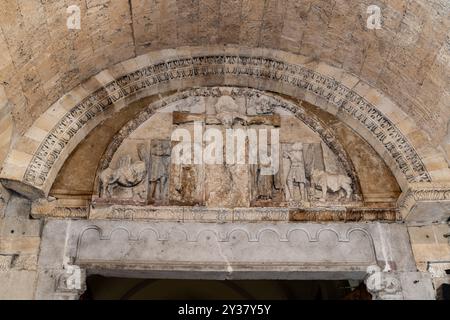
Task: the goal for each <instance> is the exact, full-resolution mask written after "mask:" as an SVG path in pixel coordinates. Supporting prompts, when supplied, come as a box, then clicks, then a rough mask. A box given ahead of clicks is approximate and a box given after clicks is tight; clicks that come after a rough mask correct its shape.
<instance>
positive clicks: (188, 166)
mask: <svg viewBox="0 0 450 320" xmlns="http://www.w3.org/2000/svg"><path fill="white" fill-rule="evenodd" d="M180 95H181V96H182V97H184V98H189V101H188V102H186V103H187V105H189V108H188V109H189V110H193V109H195V110H196V109H198V110H203V111H202V113H191V112H189V110H188V109H186V110H185V109H183V101H184V100H183V99H181V100H180V99H179V98H173V99H174V100H172V101H170V100H166V101H165V102H164V105H165V106H168V107H170V108H172V110H174V111H173V112H172V124H171V128H170V129H168V130H165V131H164V134H167V135H170V132H172V133H174V132H175V130H181V131H183V132H185V133H186V132H187V134H188V136H189V135H190V138H189V139H190V140H189V141H184V138H180V141H178V140H177V141H171V137H170V136H164V137H162V136H161V132H159V131H158V132H159V133H158V138H154V137H153V136H152V133H151V132H153V131H152V130H153V129H151V128H150V127H148V128H147V127H145V123H146V120H147V119H150V117H151V116H152V115H154V116H157V114H155V113H153V112H151V111H150V110H144V111H143V112H142V113H141V114H140V115H139V116H138V117H137V118H136V120H133V121H131V122H130V123H129V124H128V125H126V126H125V127H124V128H123V129H122V130H121V131H120V132H119V134H118V135H117V136H116V137H115V138H114V139H113V141H112V143H111V145H110V147H109V148H108V149H107V151H106V152H105V156H104V159H103V160H102V161H101V168H105V169H103V170H102V171H99V173H98V176H99V180H100V185H101V186H100V187H99V190H100V194H101V199H103V200H104V201H103V203H106V204H108V203H110V204H114V203H115V204H120V203H124V202H123V200H126V199H128V200H130V199H134V204H140V205H149V204H151V205H156V206H160V205H164V206H167V205H186V206H197V205H198V206H208V207H224V208H227V207H233V208H235V207H249V206H255V207H258V206H263V207H310V206H321V205H322V206H323V205H328V204H332V205H334V206H336V205H352V204H353V203H355V204H356V202H357V201H360V200H359V198H357V197H356V195H357V194H359V193H358V190H359V189H358V188H359V184H358V181H357V178H356V174H355V172H354V169H353V167H352V164H351V161H350V160H349V159H348V157H347V155H346V153H345V151H344V149H343V148H342V146H340V144H339V142H338V141H337V139H336V138H334V136H333V132H331V131H330V130H329V129H325V128H323V127H322V125H321V123H320V122H319V121H316V120H315V118H314V116H313V115H310V114H308V113H306V112H298V110H295V109H294V107H291V106H290V105H288V104H286V103H284V102H283V101H281V100H277V99H275V98H274V97H270V96H265V95H263V94H262V93H260V92H259V91H257V90H250V89H242V88H199V89H193V90H190V91H188V92H184V93H180ZM199 95H200V96H201V98H202V99H200V100H199V99H191V98H192V97H197V96H199ZM192 101H200V102H199V103H201V104H202V107H201V108H197V106H196V105H195V104H193V103H192ZM172 103H175V106H176V108H175V109H173V106H174V105H173V104H172ZM204 106H206V107H204ZM150 108H151V110H155V109H157V107H155V106H151V107H150ZM280 109H284V110H285V111H283V113H282V115H280V113H279V111H277V110H280ZM169 110H170V109H169ZM177 110H184V111H183V112H180V111H177ZM294 111H295V112H296V113H294ZM165 114H166V115H167V113H165ZM165 117H166V116H165ZM287 118H289V119H291V118H292V119H298V120H301V121H302V123H303V124H301V125H300V123H298V124H297V125H300V126H303V127H302V128H303V129H301V130H312V131H307V132H308V133H307V135H309V138H308V139H310V140H311V139H312V140H313V141H316V142H311V141H310V142H302V140H301V134H300V135H299V136H298V137H297V138H296V139H299V138H300V140H299V141H295V139H294V138H293V137H294V136H295V134H293V133H290V134H288V135H287V136H286V137H285V138H283V136H281V139H284V140H285V141H283V142H282V143H281V149H282V152H277V154H279V156H276V158H277V159H278V158H279V159H278V160H277V162H279V163H280V168H279V170H277V171H276V172H274V173H273V174H267V169H268V168H267V165H266V164H264V165H263V164H262V163H258V164H253V163H249V162H246V163H245V164H236V163H234V164H229V163H225V162H223V163H220V164H219V163H217V164H216V163H215V164H206V163H198V162H195V160H193V158H194V153H195V152H193V151H192V150H196V149H202V150H203V149H204V148H205V146H206V145H207V142H206V140H205V141H203V140H202V139H203V133H204V132H205V130H209V129H214V130H216V131H215V132H217V133H218V134H222V135H223V137H224V139H225V136H226V135H225V132H228V131H227V130H229V129H237V130H244V131H243V132H244V133H245V138H244V139H245V142H244V144H245V148H246V150H245V152H246V154H249V153H250V143H251V142H252V141H253V140H250V136H247V132H250V131H251V130H256V131H252V132H257V136H258V141H259V139H261V137H260V135H259V131H258V130H263V132H264V133H265V134H266V136H265V137H266V138H264V139H267V140H266V141H265V142H264V143H265V144H267V145H265V147H266V148H267V150H265V151H266V154H267V156H268V155H269V154H272V153H273V152H274V150H275V149H273V148H272V143H271V140H272V139H275V138H274V137H275V136H273V137H272V135H271V134H270V132H271V130H274V129H276V130H286V131H285V133H286V134H287V132H288V131H292V130H291V129H283V128H284V127H283V126H284V125H287V124H288V123H291V122H289V121H298V120H286V119H287ZM165 119H166V118H165ZM282 119H285V120H282ZM155 121H156V120H155ZM283 121H284V122H283ZM286 121H287V122H286ZM282 123H284V124H283V125H282ZM295 123H297V122H295ZM140 126H144V127H145V128H147V129H145V130H144V129H142V130H144V131H139V132H142V133H144V134H145V136H141V135H140V134H141V133H140V134H139V135H135V134H134V136H133V138H132V139H131V140H128V139H129V138H128V136H130V134H131V133H132V132H134V131H136V130H138V127H140ZM144 127H142V128H144ZM286 128H287V127H286ZM155 130H156V129H155ZM199 130H200V131H201V132H200V133H198V131H199ZM264 130H265V131H264ZM298 130H300V129H298ZM155 132H156V131H155ZM177 132H178V131H177ZM196 132H197V133H196ZM300 132H303V131H300ZM305 132H306V131H305ZM267 133H268V137H267ZM155 134H156V133H155ZM196 134H198V135H199V136H200V141H199V140H198V139H197V138H195V137H196V136H195V135H196ZM313 135H314V136H313ZM315 135H317V136H315ZM276 136H277V137H278V134H277V135H276ZM180 137H181V136H180ZM192 137H193V138H192ZM172 138H173V137H172ZM176 139H178V138H176ZM192 139H193V140H192ZM276 139H277V140H278V138H276ZM286 139H287V140H286ZM135 140H138V141H145V142H146V143H147V145H148V144H150V148H149V150H150V151H149V152H148V151H147V150H142V148H140V151H139V152H138V155H139V160H137V161H134V162H133V161H132V160H131V155H132V154H134V152H133V150H132V149H131V148H132V147H130V146H134V145H135V144H136V142H132V141H135ZM293 140H294V141H293ZM127 141H128V142H127ZM263 141H264V140H263ZM320 141H321V142H320ZM253 143H255V141H254V142H253ZM225 144H226V143H225V140H224V142H223V145H221V147H219V148H222V147H223V148H224V149H223V155H225V154H226V152H227V151H226V150H227V148H225ZM122 145H123V146H124V147H122ZM322 145H326V146H327V147H326V149H325V151H326V152H328V153H330V154H332V155H333V156H332V157H330V156H326V154H325V153H324V151H323V147H322ZM185 147H186V150H191V151H190V152H189V153H186V152H187V151H185ZM258 147H259V142H258ZM276 148H279V147H276ZM327 150H328V151H327ZM180 151H181V152H182V154H184V153H186V155H185V156H186V157H188V158H190V159H191V160H192V161H190V162H188V163H185V162H183V163H179V162H177V161H175V160H176V159H177V158H178V157H180V156H181V157H184V155H179V154H178V153H179V152H180ZM278 151H280V150H278ZM174 152H177V153H176V154H174ZM328 153H327V154H328ZM260 156H261V155H259V157H260ZM113 158H114V159H116V163H118V165H116V166H115V167H114V169H113V166H111V162H112V159H113ZM134 158H136V157H135V156H134ZM225 158H226V156H225V157H224V161H225ZM117 159H119V161H117ZM263 172H264V173H263ZM347 172H348V174H346V173H347ZM313 173H314V175H313ZM147 182H148V183H147ZM316 182H317V183H316ZM324 183H325V184H324ZM142 186H146V188H142ZM323 186H324V188H322V187H323ZM138 187H139V188H141V189H139V188H138ZM115 189H119V190H120V189H127V190H128V191H129V192H131V194H130V195H128V194H127V193H123V192H122V193H121V194H120V193H118V192H116V191H114V190H115ZM323 189H325V190H323ZM320 191H321V192H320ZM344 192H345V199H346V200H345V201H344V199H343V196H342V194H341V193H344ZM319 193H320V194H319ZM319 200H322V202H324V203H323V204H320V201H319Z"/></svg>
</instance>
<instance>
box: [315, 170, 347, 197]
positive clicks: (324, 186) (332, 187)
mask: <svg viewBox="0 0 450 320" xmlns="http://www.w3.org/2000/svg"><path fill="white" fill-rule="evenodd" d="M311 185H312V187H313V188H317V187H320V189H321V190H322V198H321V200H323V201H326V200H327V192H328V190H329V191H332V192H337V191H340V190H344V191H345V193H346V198H347V200H349V199H350V197H351V196H352V193H353V189H352V180H351V179H350V178H349V177H348V176H346V175H341V174H333V173H329V172H325V171H322V170H316V169H315V170H313V172H312V175H311ZM340 198H341V197H340ZM340 198H339V199H340Z"/></svg>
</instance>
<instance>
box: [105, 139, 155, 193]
mask: <svg viewBox="0 0 450 320" xmlns="http://www.w3.org/2000/svg"><path fill="white" fill-rule="evenodd" d="M144 149H145V148H143V147H142V146H141V147H139V148H138V154H139V158H140V161H135V162H132V161H131V156H130V155H125V156H122V157H121V158H120V159H119V163H118V167H117V169H112V168H107V169H105V170H103V171H102V172H101V173H100V197H101V198H103V197H108V198H111V197H112V195H113V190H114V188H116V187H119V186H120V187H124V188H133V187H136V186H137V185H139V184H140V183H141V182H143V181H144V179H145V177H147V163H146V155H145V150H144ZM133 198H134V194H133Z"/></svg>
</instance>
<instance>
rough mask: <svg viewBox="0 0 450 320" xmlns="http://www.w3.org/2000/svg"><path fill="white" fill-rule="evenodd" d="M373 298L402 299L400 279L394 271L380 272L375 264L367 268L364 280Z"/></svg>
mask: <svg viewBox="0 0 450 320" xmlns="http://www.w3.org/2000/svg"><path fill="white" fill-rule="evenodd" d="M364 283H365V284H366V287H367V291H369V293H370V294H371V295H372V299H373V300H403V299H404V297H403V292H402V285H401V281H400V279H399V277H398V275H397V274H396V273H391V272H382V271H381V269H380V268H379V267H377V266H374V267H373V268H372V269H370V268H369V270H368V276H367V277H366V279H365V280H364Z"/></svg>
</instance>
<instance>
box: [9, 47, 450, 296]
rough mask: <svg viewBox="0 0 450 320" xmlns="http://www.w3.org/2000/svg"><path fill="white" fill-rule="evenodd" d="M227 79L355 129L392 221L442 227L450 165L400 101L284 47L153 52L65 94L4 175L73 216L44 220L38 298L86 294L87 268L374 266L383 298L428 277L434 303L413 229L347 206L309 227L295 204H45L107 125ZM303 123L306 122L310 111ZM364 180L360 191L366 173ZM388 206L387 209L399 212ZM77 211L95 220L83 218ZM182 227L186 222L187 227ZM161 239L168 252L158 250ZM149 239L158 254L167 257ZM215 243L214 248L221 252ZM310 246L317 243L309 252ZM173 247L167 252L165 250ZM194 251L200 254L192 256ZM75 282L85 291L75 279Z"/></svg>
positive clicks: (301, 273) (317, 270)
mask: <svg viewBox="0 0 450 320" xmlns="http://www.w3.org/2000/svg"><path fill="white" fill-rule="evenodd" d="M216 86H225V87H227V88H230V87H234V88H244V89H243V90H260V91H261V92H264V93H265V94H266V95H273V96H274V97H275V96H277V97H279V98H280V97H283V96H284V97H286V99H289V100H290V101H293V102H292V103H291V104H290V105H289V107H287V108H286V109H289V111H290V112H292V113H293V114H297V113H298V114H299V117H298V118H301V116H300V115H301V113H302V112H304V110H303V109H302V108H301V106H300V103H301V102H300V101H306V102H308V103H310V104H312V105H314V106H316V107H317V108H318V109H320V110H321V111H324V112H325V113H327V114H330V115H332V116H333V117H335V118H336V119H338V120H339V121H340V122H342V123H343V124H345V125H347V126H348V127H349V128H351V129H352V130H353V131H355V132H357V133H358V134H359V135H360V136H361V138H362V139H363V140H365V142H367V143H368V144H369V145H370V146H371V147H372V148H373V149H374V150H375V151H376V153H377V154H378V156H379V157H380V158H382V159H383V160H384V162H385V163H386V164H387V166H388V167H389V169H390V170H391V172H392V174H393V175H394V176H395V178H396V180H397V182H398V184H399V186H400V187H401V189H402V191H403V195H402V197H401V198H400V200H399V202H398V203H397V205H396V206H395V208H389V209H393V210H392V212H394V215H391V217H390V218H389V219H385V220H389V221H392V220H395V217H397V218H398V219H399V220H408V219H411V220H412V221H430V220H432V221H434V220H436V219H437V220H441V219H442V218H443V217H444V216H445V214H446V212H445V207H444V206H443V205H442V203H441V204H438V205H436V202H437V201H441V202H442V201H444V200H449V199H450V192H449V186H448V185H447V184H446V183H445V181H448V180H449V176H450V175H449V172H450V170H449V168H448V165H447V162H446V160H445V158H444V157H443V155H442V153H441V152H440V151H438V150H436V148H434V147H433V146H431V145H430V143H429V142H428V141H429V139H428V137H427V136H426V135H425V133H424V132H422V131H419V130H417V129H416V127H415V124H414V122H413V121H412V119H411V118H410V117H408V116H407V115H406V114H405V113H403V112H402V111H401V110H400V108H398V106H396V105H395V104H394V103H393V102H392V101H391V100H390V99H389V98H388V97H386V96H384V95H383V94H382V93H380V92H379V91H377V90H376V89H375V88H372V87H370V86H369V85H367V84H365V83H363V82H362V81H361V80H359V79H358V78H356V77H354V76H352V75H350V74H347V73H344V72H343V71H341V70H339V69H336V68H332V67H330V66H327V65H324V64H320V63H319V64H315V63H312V64H311V63H310V62H308V60H307V59H306V58H304V57H301V56H296V55H290V54H287V53H284V52H279V51H274V50H256V49H245V48H239V47H227V48H226V50H225V53H224V50H223V48H220V49H219V48H215V49H214V48H188V49H180V50H175V51H160V52H154V53H150V54H147V55H143V56H140V57H138V58H135V59H132V60H129V61H126V62H123V63H121V64H119V65H117V66H115V67H114V68H111V69H110V70H106V71H104V72H102V73H100V74H99V75H97V76H95V77H93V78H91V79H89V80H88V81H86V82H85V83H84V84H82V85H80V86H79V87H77V88H75V89H74V90H73V91H71V92H70V93H69V94H67V95H65V96H64V97H62V98H61V99H60V100H59V101H58V102H57V103H55V104H54V105H53V106H52V107H51V108H49V109H48V110H47V111H46V112H45V113H44V114H43V115H42V116H41V117H40V118H39V119H38V120H36V122H35V123H34V124H33V126H32V127H31V128H30V129H29V130H28V132H27V133H26V134H25V135H24V136H23V137H21V138H20V139H19V141H18V142H17V143H16V144H15V145H14V146H13V148H12V150H11V151H10V153H9V155H8V158H7V160H6V162H5V165H4V167H3V170H2V173H1V179H2V183H3V184H4V185H5V186H6V187H8V188H10V189H12V190H14V191H16V192H18V193H20V194H22V195H25V196H26V197H28V198H30V199H32V200H35V202H34V203H33V208H32V214H34V215H35V216H38V217H39V216H43V217H45V216H49V214H48V213H49V212H52V211H58V210H59V211H62V212H63V214H61V215H59V216H58V215H55V216H57V217H66V218H68V219H61V220H45V219H44V220H45V224H46V225H45V228H44V233H43V242H42V246H41V248H42V250H41V252H40V257H39V270H38V272H39V277H38V286H37V291H36V297H38V298H61V297H69V298H73V297H76V296H77V295H78V294H79V293H80V291H82V290H83V277H84V275H85V273H88V274H120V273H121V272H123V273H124V274H135V273H138V274H144V275H152V276H155V275H159V276H162V277H169V276H173V275H174V274H175V276H178V277H179V276H181V275H182V274H184V275H185V276H195V275H196V274H197V273H196V272H197V270H201V271H200V272H198V275H199V276H201V277H205V276H207V275H212V276H214V277H219V278H223V277H228V276H232V277H238V278H239V277H242V278H244V279H245V278H246V277H252V276H253V277H255V276H256V277H269V278H286V279H288V278H292V279H310V278H311V277H313V278H314V277H319V278H320V279H332V278H336V277H338V278H339V277H340V278H347V279H348V278H355V279H359V280H361V279H362V278H363V277H364V276H365V275H366V273H367V270H368V268H369V267H373V266H378V267H382V268H383V271H386V272H381V270H375V271H374V274H373V275H372V276H374V277H375V280H374V281H375V282H376V281H377V279H378V278H377V277H379V274H380V272H381V274H382V276H381V277H382V278H383V277H386V278H387V279H388V281H391V280H392V281H393V282H394V283H395V284H396V286H395V290H394V291H393V292H389V290H388V289H389V288H388V286H385V287H383V286H382V287H380V286H377V284H375V285H374V287H373V292H374V294H381V295H384V294H387V295H390V294H391V295H394V296H395V297H396V298H412V297H415V296H414V293H412V292H414V288H415V287H414V286H412V285H411V283H413V284H415V283H418V282H417V281H419V282H420V285H422V284H423V285H424V287H423V288H422V289H423V290H422V291H421V293H423V295H424V296H423V297H429V293H430V291H429V288H430V286H431V285H430V281H429V278H428V276H427V275H424V274H422V273H418V272H416V270H417V269H416V266H415V264H414V259H413V256H412V253H411V248H410V246H409V245H405V246H401V247H400V246H395V245H394V244H396V243H408V231H407V227H406V226H405V225H399V224H386V223H380V222H365V223H355V224H351V223H337V222H330V221H329V220H334V221H338V220H340V221H348V219H347V215H346V213H347V208H346V207H345V206H335V207H333V208H331V209H330V210H331V211H333V212H334V213H336V212H337V211H339V210H341V212H344V214H343V215H336V216H332V218H331V219H328V220H327V221H326V222H323V221H324V220H322V223H320V222H319V223H317V222H318V221H320V219H317V220H316V223H301V222H298V221H299V219H297V218H296V217H295V214H296V212H294V211H295V210H294V211H293V210H292V208H291V207H289V206H287V207H285V208H281V207H280V208H276V209H274V210H273V209H272V208H252V207H250V208H245V209H240V208H238V209H235V208H225V209H220V208H200V209H199V208H195V207H194V206H190V207H189V208H184V207H178V208H173V207H172V208H170V207H161V208H156V209H155V208H153V207H148V206H146V205H143V206H141V207H138V208H136V207H134V206H132V205H130V204H125V205H121V204H119V205H118V207H117V206H116V204H115V203H107V209H106V211H107V212H106V214H103V213H102V212H101V210H98V208H94V207H95V205H96V204H95V203H94V205H93V206H92V207H90V206H89V204H88V205H87V206H82V207H78V206H76V205H75V206H70V205H69V206H62V207H58V202H57V201H50V202H47V200H46V199H45V198H47V196H48V194H49V191H50V189H51V187H52V185H53V183H54V181H55V178H56V176H57V174H58V173H59V172H60V169H61V168H62V167H63V165H64V163H65V162H66V160H67V159H68V158H69V156H70V155H71V153H72V151H74V150H75V148H76V147H77V146H79V145H80V142H81V141H82V140H83V139H85V138H86V137H87V136H88V134H89V133H90V132H91V131H92V130H93V129H94V128H96V127H98V126H100V125H101V123H102V122H103V121H105V120H107V119H109V118H110V117H112V116H113V115H114V114H116V113H117V112H120V111H121V110H126V109H127V107H128V106H129V105H130V104H131V103H133V102H135V101H138V100H139V99H142V98H145V97H148V96H150V95H160V99H159V100H160V101H159V102H158V103H159V104H160V107H162V106H164V105H165V104H167V103H168V102H170V101H169V100H170V98H171V97H176V96H182V95H183V94H184V93H185V92H187V91H189V90H191V89H192V88H202V87H209V88H211V87H216ZM245 88H247V89H245ZM248 88H250V89H248ZM193 90H196V89H193ZM200 90H201V89H200ZM163 94H165V96H164V97H163V96H162V95H163ZM279 101H282V100H281V98H280V99H279ZM158 103H156V104H158ZM281 103H282V102H281ZM144 114H145V111H144ZM301 120H303V122H304V123H308V121H311V118H308V117H303V119H301ZM312 123H316V124H315V125H312V127H316V126H318V127H320V125H318V124H317V123H318V122H314V121H312ZM313 129H317V128H313ZM321 131H322V133H323V131H326V130H322V129H320V128H319V130H316V133H317V132H319V133H320V132H321ZM319 135H320V134H319ZM320 136H321V138H322V140H323V141H324V142H325V144H326V142H327V138H329V137H331V138H333V135H332V134H329V132H325V133H323V134H322V135H320ZM112 149H114V148H112ZM331 149H333V148H331ZM341 149H342V148H341V147H340V146H339V143H336V144H335V145H334V149H333V151H334V152H335V153H338V154H339V153H340V151H339V150H341ZM113 151H114V150H113ZM108 152H109V151H108ZM339 155H340V157H338V158H339V159H340V161H341V162H342V163H344V168H345V172H346V173H347V174H348V175H352V174H353V172H352V165H351V162H348V161H347V158H346V156H345V154H344V153H342V154H339ZM107 156H108V154H107V155H106V158H107ZM106 163H107V164H109V162H108V161H106ZM100 169H105V167H104V166H103V167H102V166H100ZM353 175H354V174H353ZM354 176H355V175H354ZM352 178H353V179H352V181H353V184H354V185H356V181H357V179H356V178H354V177H352ZM322 190H323V189H322ZM325 193H326V191H325ZM36 200H37V201H36ZM115 206H116V207H115ZM430 208H431V209H433V210H430ZM91 209H92V210H91ZM246 209H248V210H246ZM312 209H313V210H311V211H315V212H313V213H312V212H307V215H306V216H307V217H311V216H310V215H309V214H313V215H314V216H315V217H318V216H321V213H322V212H320V210H316V209H317V208H312ZM319 209H320V208H319ZM375 209H378V208H375ZM398 209H399V211H400V215H397V210H398ZM326 210H329V209H328V208H327V209H326ZM351 210H353V208H352V209H351ZM356 210H360V209H359V208H357V209H356ZM360 211H361V212H358V215H361V216H362V217H363V218H362V220H364V221H367V220H366V219H365V218H364V217H365V216H364V214H368V216H371V217H372V218H370V219H368V220H370V221H374V220H376V221H378V220H380V219H382V218H379V216H378V215H377V214H378V213H379V212H378V211H377V210H374V208H373V207H368V208H362V209H361V210H360ZM381 211H382V213H383V214H384V213H386V212H387V211H389V210H387V209H386V208H382V210H381ZM67 212H68V213H69V214H67V215H66V213H67ZM392 212H388V213H389V214H391V213H392ZM428 212H431V214H429V215H428ZM92 213H94V214H92ZM110 213H112V215H109V216H108V214H110ZM302 213H303V212H302ZM50 216H51V215H50ZM392 216H393V217H394V218H392ZM139 217H143V218H139ZM162 217H163V218H162ZM255 217H256V218H255ZM336 217H338V218H336ZM79 218H83V219H82V220H79V221H77V220H75V221H74V220H73V219H79ZM84 218H93V219H84ZM358 219H359V218H358ZM136 220H140V221H136ZM161 220H164V222H162V221H161ZM310 220H311V219H310V218H307V219H303V220H301V221H310ZM175 221H178V222H181V225H182V227H181V228H177V225H178V223H177V222H175ZM250 221H252V222H256V221H258V223H250ZM293 221H295V224H294V223H292V222H293ZM358 221H359V220H358ZM223 222H230V223H223ZM85 237H88V240H86V238H85ZM63 239H64V241H63ZM238 240H239V241H238ZM162 243H163V244H164V246H163V247H164V248H163V247H160V246H161V244H162ZM148 244H151V245H150V246H148ZM149 247H150V248H159V253H158V252H155V251H152V250H149V249H148V248H149ZM117 248H121V250H117ZM211 248H213V249H214V250H213V251H209V249H211ZM298 248H309V249H308V250H306V251H304V252H300V251H298V250H297V249H298ZM330 248H338V249H336V250H331V251H330ZM164 249H167V251H166V253H167V255H166V256H164V255H163V256H161V255H160V253H161V252H165V251H164ZM171 250H172V251H171ZM267 250H269V251H270V253H271V254H267ZM192 252H195V253H196V254H198V255H199V258H198V257H196V256H192V255H191V256H186V254H188V253H192ZM197 258H198V259H197ZM195 259H197V260H195ZM246 259H247V260H246ZM252 259H253V260H252ZM194 260H195V261H194ZM171 266H172V267H171ZM174 266H175V267H174ZM230 270H231V271H230ZM74 277H75V278H74ZM372 279H373V278H372ZM383 279H384V278H383ZM72 281H78V282H80V285H76V286H74V285H73V282H72ZM386 290H387V291H388V292H384V291H386ZM380 292H381V293H380Z"/></svg>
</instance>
